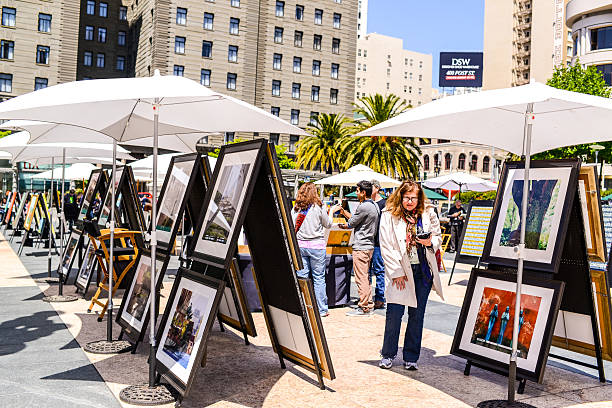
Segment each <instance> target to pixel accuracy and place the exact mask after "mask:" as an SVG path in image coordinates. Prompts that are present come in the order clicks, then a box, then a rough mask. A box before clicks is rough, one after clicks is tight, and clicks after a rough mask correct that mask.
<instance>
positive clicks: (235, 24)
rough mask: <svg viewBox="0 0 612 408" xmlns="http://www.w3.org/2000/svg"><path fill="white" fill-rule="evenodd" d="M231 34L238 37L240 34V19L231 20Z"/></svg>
mask: <svg viewBox="0 0 612 408" xmlns="http://www.w3.org/2000/svg"><path fill="white" fill-rule="evenodd" d="M229 32H230V34H233V35H238V33H239V32H240V19H238V18H233V17H232V18H230V31H229Z"/></svg>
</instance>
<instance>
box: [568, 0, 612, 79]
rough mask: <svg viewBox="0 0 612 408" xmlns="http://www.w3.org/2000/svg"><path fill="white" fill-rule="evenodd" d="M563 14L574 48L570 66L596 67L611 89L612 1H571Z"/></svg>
mask: <svg viewBox="0 0 612 408" xmlns="http://www.w3.org/2000/svg"><path fill="white" fill-rule="evenodd" d="M566 10H567V13H566V23H567V25H568V27H571V33H572V41H573V44H574V45H573V48H572V49H573V55H572V63H576V62H577V61H580V64H581V65H582V66H584V67H586V66H590V65H594V66H596V67H597V69H598V70H599V71H601V72H602V73H603V76H604V80H605V81H606V83H607V84H608V85H612V1H594V0H590V1H586V0H582V1H578V0H572V1H570V2H568V3H567V8H566Z"/></svg>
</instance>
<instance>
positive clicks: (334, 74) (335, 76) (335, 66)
mask: <svg viewBox="0 0 612 408" xmlns="http://www.w3.org/2000/svg"><path fill="white" fill-rule="evenodd" d="M339 70H340V65H338V64H331V77H332V78H333V79H338V71H339Z"/></svg>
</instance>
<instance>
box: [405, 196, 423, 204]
mask: <svg viewBox="0 0 612 408" xmlns="http://www.w3.org/2000/svg"><path fill="white" fill-rule="evenodd" d="M402 199H403V200H404V201H408V202H409V203H412V202H417V201H419V197H408V196H404V197H402Z"/></svg>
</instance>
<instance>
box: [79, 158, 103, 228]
mask: <svg viewBox="0 0 612 408" xmlns="http://www.w3.org/2000/svg"><path fill="white" fill-rule="evenodd" d="M107 186H108V180H107V175H106V172H105V171H104V170H102V169H95V170H92V172H91V175H90V176H89V182H88V183H87V189H86V190H85V192H84V193H83V199H82V200H81V206H80V208H79V217H78V218H77V222H79V223H82V222H83V221H84V220H86V219H87V220H91V219H94V218H96V217H97V216H98V212H99V211H100V209H101V207H102V205H101V203H100V201H101V200H102V198H101V196H102V194H103V193H105V192H106V190H107ZM96 200H98V205H97V208H96V206H95V205H94V204H95V203H96ZM81 229H82V228H81Z"/></svg>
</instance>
